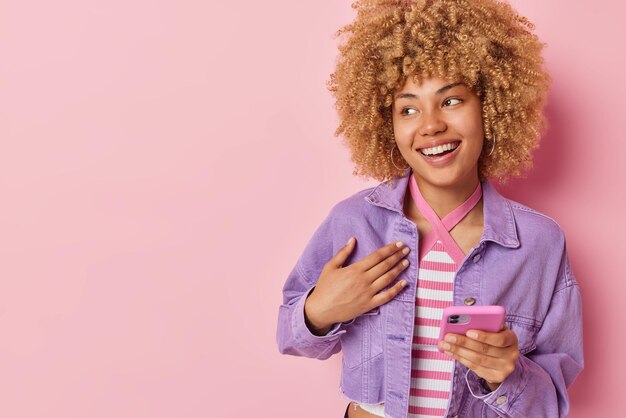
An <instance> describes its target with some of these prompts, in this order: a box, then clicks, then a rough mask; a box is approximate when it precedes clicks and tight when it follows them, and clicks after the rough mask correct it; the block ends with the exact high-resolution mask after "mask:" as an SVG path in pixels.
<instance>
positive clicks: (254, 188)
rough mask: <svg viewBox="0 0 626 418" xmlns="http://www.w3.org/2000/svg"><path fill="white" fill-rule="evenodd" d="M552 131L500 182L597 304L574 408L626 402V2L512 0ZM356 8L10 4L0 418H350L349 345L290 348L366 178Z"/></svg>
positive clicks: (3, 74)
mask: <svg viewBox="0 0 626 418" xmlns="http://www.w3.org/2000/svg"><path fill="white" fill-rule="evenodd" d="M513 3H514V5H515V6H516V7H517V8H518V10H519V11H520V12H521V13H522V14H524V15H526V16H528V17H529V18H530V19H531V20H532V21H534V22H535V23H536V25H537V33H538V34H539V35H540V36H541V37H542V39H543V40H544V41H545V42H546V43H547V44H548V49H547V50H546V54H545V56H546V59H547V63H548V66H549V68H550V70H551V72H552V74H553V76H554V79H555V82H554V85H553V89H552V91H551V94H550V105H549V108H548V115H549V118H550V121H551V130H550V132H549V133H548V135H547V136H546V137H545V139H544V142H543V147H542V148H541V150H540V151H539V152H538V153H537V158H536V169H535V171H534V172H533V173H532V174H530V175H529V176H528V178H527V179H525V180H516V181H514V182H512V183H510V185H509V186H508V187H506V188H505V189H504V191H505V193H507V194H508V195H509V196H510V197H512V198H514V199H517V200H521V201H522V202H524V203H526V204H528V205H530V206H532V207H534V208H536V209H538V210H540V211H543V212H545V213H546V214H548V215H550V216H552V217H554V218H555V219H557V220H558V222H559V223H560V225H561V226H562V228H563V229H564V230H565V233H566V235H567V238H568V248H569V254H570V257H571V260H572V264H573V268H574V272H575V274H576V275H577V277H578V279H579V282H580V285H581V288H582V292H583V297H584V309H585V311H584V316H585V318H584V325H585V342H584V344H585V350H586V364H587V368H586V370H585V371H584V373H583V374H582V375H581V376H580V377H579V379H578V380H577V381H576V383H575V385H574V386H573V388H572V389H571V396H572V404H573V412H572V414H571V416H572V417H589V416H609V415H612V414H613V413H614V410H615V408H616V404H617V402H619V400H620V399H622V398H623V395H622V387H623V382H620V380H619V377H620V375H623V372H624V360H623V351H624V346H625V344H624V343H625V339H624V333H623V332H622V331H621V330H623V329H624V326H623V321H622V317H623V309H622V308H621V307H622V301H623V300H624V295H625V290H626V285H624V283H625V282H624V275H623V274H622V272H621V271H620V270H618V261H619V260H620V258H621V257H622V256H623V255H621V252H622V237H623V236H624V234H625V233H626V222H625V221H624V216H623V213H624V203H625V202H624V193H623V191H624V185H623V181H624V177H625V174H626V173H625V166H626V164H625V163H624V160H623V156H622V155H621V154H622V152H626V141H624V133H623V132H624V129H623V127H622V126H621V125H620V124H621V123H624V122H625V120H626V118H625V116H624V109H625V100H624V99H625V98H626V89H625V87H624V85H625V84H624V80H623V72H624V70H623V69H624V67H625V66H626V59H625V58H624V56H625V54H624V53H623V52H624V50H623V46H622V44H621V40H623V39H625V38H626V26H625V25H624V24H623V22H622V19H621V16H623V12H624V7H623V6H622V4H621V3H620V2H617V1H614V2H589V1H586V2H569V3H567V9H565V8H564V7H563V2H560V1H556V0H549V1H546V0H524V1H523V0H515V1H513ZM352 16H353V12H352V10H351V8H350V2H349V1H347V0H346V1H320V2H317V1H316V2H300V1H286V0H273V1H263V2H260V1H247V0H246V1H238V2H233V3H232V5H230V4H229V3H226V2H219V3H218V2H206V1H191V0H182V1H173V0H171V1H164V0H156V1H155V0H153V1H145V0H134V1H121V0H107V1H104V0H99V1H97V0H59V1H55V2H46V1H32V0H20V1H17V0H5V1H3V2H2V3H1V11H0V56H1V57H2V65H0V98H1V99H0V138H1V147H0V193H1V196H2V205H1V208H0V214H1V216H0V233H1V236H2V239H1V240H0V405H2V406H1V407H0V416H1V417H2V418H4V417H11V418H13V417H15V418H18V417H19V418H21V417H46V418H47V417H55V418H56V417H59V418H61V417H63V418H73V417H89V418H99V417H113V416H116V417H155V418H156V417H174V416H184V417H208V416H214V417H251V416H264V417H265V416H275V417H292V416H298V417H303V418H307V417H338V416H340V415H341V413H342V411H343V408H344V407H345V402H346V401H345V400H344V399H343V398H342V397H341V395H340V394H339V391H338V379H339V373H340V370H339V369H340V357H339V356H336V357H335V358H332V359H330V360H328V361H326V362H319V361H317V360H310V359H304V358H295V357H289V356H281V355H280V354H279V353H278V350H277V348H276V344H275V337H274V335H275V327H276V316H277V312H278V305H279V304H280V301H281V287H282V285H283V281H284V280H285V278H286V276H287V274H288V272H289V271H290V270H291V268H292V266H293V265H294V263H295V261H296V259H297V257H298V256H299V254H300V252H301V251H302V249H303V248H304V245H305V244H306V242H307V241H308V239H309V237H310V236H311V234H312V232H313V231H314V229H315V228H316V227H317V225H318V224H319V223H320V222H321V220H322V219H323V217H324V216H325V215H326V213H327V212H328V210H329V209H330V207H331V206H332V205H333V204H334V203H336V202H337V201H338V200H340V199H342V198H344V197H347V196H348V195H351V194H352V193H354V192H356V191H358V190H360V189H362V188H365V187H369V186H370V185H373V183H371V182H370V183H368V182H365V181H364V180H361V179H358V178H354V177H352V175H351V173H352V166H351V164H350V162H349V157H348V153H347V151H346V150H345V149H344V148H343V147H342V145H341V143H340V141H339V140H338V139H335V138H334V137H333V132H334V129H335V126H336V123H337V120H336V116H335V114H334V111H333V109H332V100H331V97H330V95H329V93H327V92H326V90H325V81H326V80H327V78H328V74H329V73H330V72H331V71H332V69H333V63H334V59H335V54H336V49H335V45H336V40H335V39H333V37H332V34H333V32H334V31H335V30H336V29H338V28H339V27H340V26H341V25H343V24H345V23H347V22H348V21H349V20H350V19H351V18H352Z"/></svg>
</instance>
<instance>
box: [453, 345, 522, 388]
mask: <svg viewBox="0 0 626 418" xmlns="http://www.w3.org/2000/svg"><path fill="white" fill-rule="evenodd" d="M445 353H446V354H447V355H449V356H450V357H452V358H453V359H454V360H456V361H458V362H459V363H461V364H462V365H464V366H465V367H467V368H468V369H470V370H471V371H473V372H474V373H475V374H476V375H477V376H479V377H482V378H483V379H485V380H486V381H488V382H491V383H501V382H503V381H504V379H506V377H507V376H508V375H510V374H511V373H512V372H513V369H514V368H515V367H514V366H512V367H509V366H503V367H504V368H503V369H501V370H499V369H493V368H490V367H485V366H484V365H483V364H480V362H476V361H472V360H470V359H468V358H466V357H463V356H461V355H459V354H458V353H452V352H450V351H446V352H445Z"/></svg>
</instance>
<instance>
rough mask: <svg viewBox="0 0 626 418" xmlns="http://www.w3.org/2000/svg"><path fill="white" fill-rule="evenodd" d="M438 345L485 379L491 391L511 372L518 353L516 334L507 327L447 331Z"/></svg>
mask: <svg viewBox="0 0 626 418" xmlns="http://www.w3.org/2000/svg"><path fill="white" fill-rule="evenodd" d="M439 347H440V348H441V349H442V350H444V352H445V353H446V354H448V355H449V356H451V357H452V358H453V359H455V360H457V361H458V362H460V363H461V364H463V365H464V366H466V367H467V368H468V369H470V370H472V371H473V372H474V373H476V375H478V376H479V377H482V378H483V379H485V381H486V382H487V384H488V385H489V388H490V389H491V390H492V391H494V390H496V389H497V388H498V387H499V386H500V383H502V382H503V381H504V379H506V378H507V377H508V376H509V375H510V374H511V373H513V370H515V362H516V361H517V359H518V358H519V356H520V354H519V350H518V348H517V335H515V333H514V332H513V331H512V330H510V329H509V328H505V329H503V330H502V331H500V332H485V331H477V330H469V331H467V333H466V334H465V335H458V334H446V336H445V338H444V341H442V342H441V343H439Z"/></svg>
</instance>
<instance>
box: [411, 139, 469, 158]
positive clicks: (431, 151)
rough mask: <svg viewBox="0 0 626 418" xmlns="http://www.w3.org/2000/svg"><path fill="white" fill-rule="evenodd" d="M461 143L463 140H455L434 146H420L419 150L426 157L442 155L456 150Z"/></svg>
mask: <svg viewBox="0 0 626 418" xmlns="http://www.w3.org/2000/svg"><path fill="white" fill-rule="evenodd" d="M459 145H461V141H454V142H450V143H447V144H443V145H439V146H436V147H432V148H420V149H418V151H419V152H420V153H421V154H422V155H423V156H425V157H440V156H442V155H446V154H449V153H451V152H452V151H454V150H455V149H457V148H458V146H459Z"/></svg>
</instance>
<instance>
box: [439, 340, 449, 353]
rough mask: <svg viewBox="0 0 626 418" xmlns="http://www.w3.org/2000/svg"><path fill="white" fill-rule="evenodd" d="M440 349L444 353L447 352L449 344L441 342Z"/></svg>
mask: <svg viewBox="0 0 626 418" xmlns="http://www.w3.org/2000/svg"><path fill="white" fill-rule="evenodd" d="M441 349H442V350H444V351H449V350H450V344H448V343H444V342H442V343H441Z"/></svg>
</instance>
